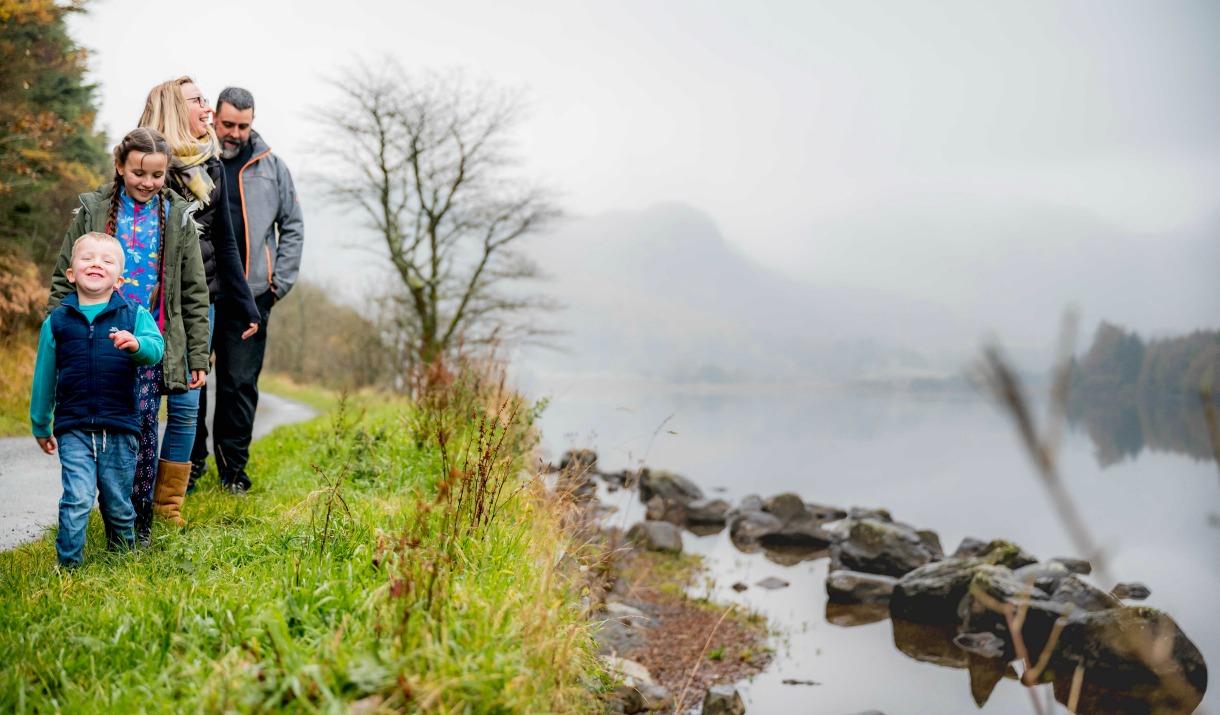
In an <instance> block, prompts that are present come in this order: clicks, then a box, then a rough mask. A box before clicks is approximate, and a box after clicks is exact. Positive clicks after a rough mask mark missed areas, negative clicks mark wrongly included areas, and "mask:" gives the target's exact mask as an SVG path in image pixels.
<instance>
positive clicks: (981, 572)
mask: <svg viewBox="0 0 1220 715" xmlns="http://www.w3.org/2000/svg"><path fill="white" fill-rule="evenodd" d="M1048 599H1049V596H1048V595H1047V593H1046V592H1045V591H1043V590H1041V589H1039V588H1038V587H1036V586H1034V585H1033V584H1031V583H1028V582H1026V581H1022V580H1020V579H1018V578H1017V577H1016V574H1014V573H1013V571H1012V569H1009V568H1007V567H1005V566H994V565H992V564H981V565H979V566H976V567H975V568H974V574H973V576H972V577H971V579H970V585H969V586H968V587H967V588H966V594H965V595H964V596H963V597H962V600H961V602H960V603H959V604H958V611H957V615H958V622H959V623H961V625H962V629H963V630H964V631H965V632H968V633H994V634H996V635H997V636H998V637H999V638H1001V640H1002V642H1004V643H1005V646H1006V648H1007V653H1009V654H1012V652H1013V650H1012V643H1011V640H1010V634H1009V632H1008V623H1007V618H1006V616H1005V609H1006V608H1007V607H1008V606H1018V607H1019V606H1024V607H1025V609H1026V616H1025V620H1026V622H1027V623H1030V624H1032V623H1033V622H1034V621H1037V626H1036V627H1037V628H1038V629H1039V630H1043V629H1044V630H1046V631H1049V626H1050V624H1051V623H1054V620H1055V619H1056V618H1058V617H1059V615H1061V614H1062V613H1065V612H1068V611H1069V610H1070V609H1068V608H1062V609H1060V608H1057V607H1052V608H1050V609H1044V610H1037V609H1035V608H1033V604H1034V603H1039V604H1043V603H1045V602H1046V601H1047V600H1048ZM1042 613H1047V618H1045V619H1043V618H1041V617H1040V614H1042Z"/></svg>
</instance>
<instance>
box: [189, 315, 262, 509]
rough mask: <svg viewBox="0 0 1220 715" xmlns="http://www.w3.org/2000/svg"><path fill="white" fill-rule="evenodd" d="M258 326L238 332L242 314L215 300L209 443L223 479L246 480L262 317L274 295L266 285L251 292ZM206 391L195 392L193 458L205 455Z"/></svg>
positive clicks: (241, 327) (242, 323)
mask: <svg viewBox="0 0 1220 715" xmlns="http://www.w3.org/2000/svg"><path fill="white" fill-rule="evenodd" d="M254 302H255V303H256V304H257V305H258V312H259V317H260V321H259V326H258V332H257V333H255V334H254V335H252V336H250V338H249V339H248V340H242V339H241V334H242V333H243V332H245V331H246V329H247V328H249V327H250V324H249V323H247V322H246V317H245V315H244V314H242V313H241V311H240V310H239V309H238V308H236V307H235V306H231V305H229V304H228V303H226V302H225V301H220V302H218V303H217V304H216V326H215V331H214V333H213V337H212V346H213V349H214V350H215V351H216V370H215V378H214V380H215V383H216V414H215V416H214V417H213V418H212V443H213V446H214V447H215V448H216V468H217V470H218V471H219V472H220V481H221V482H224V483H225V484H229V483H232V482H240V483H242V485H243V486H246V487H249V486H250V478H249V477H248V476H246V462H247V461H248V460H249V458H250V438H251V433H252V431H253V429H254V412H255V410H257V409H258V376H259V373H260V372H262V370H263V356H264V355H265V354H266V352H267V322H268V318H269V317H270V315H271V306H272V305H273V304H274V303H275V296H274V295H273V294H272V293H271V291H267V292H266V293H263V294H262V295H260V296H258V297H256V298H255V299H254ZM206 400H207V395H206V394H204V395H202V396H201V397H200V404H199V427H198V429H197V430H196V431H195V448H194V449H193V450H192V452H191V460H192V461H203V460H204V459H207V455H208V447H207V438H208V432H207V427H206V425H205V424H204V423H205V419H206V418H205V416H206V415H207V401H206Z"/></svg>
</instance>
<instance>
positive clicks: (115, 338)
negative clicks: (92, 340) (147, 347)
mask: <svg viewBox="0 0 1220 715" xmlns="http://www.w3.org/2000/svg"><path fill="white" fill-rule="evenodd" d="M110 342H112V343H114V346H115V347H116V348H118V349H119V350H126V351H127V352H129V353H134V352H135V351H137V350H139V349H140V341H139V340H136V336H134V335H132V334H131V333H129V332H127V331H126V330H116V331H114V332H113V333H111V334H110Z"/></svg>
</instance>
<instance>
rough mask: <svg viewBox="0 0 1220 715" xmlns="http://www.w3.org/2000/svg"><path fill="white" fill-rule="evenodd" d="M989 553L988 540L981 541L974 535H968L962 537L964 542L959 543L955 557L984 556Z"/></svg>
mask: <svg viewBox="0 0 1220 715" xmlns="http://www.w3.org/2000/svg"><path fill="white" fill-rule="evenodd" d="M985 553H987V542H986V541H980V540H978V539H975V538H973V537H970V536H967V537H966V538H964V539H962V543H960V544H958V545H957V550H956V551H954V552H953V557H954V558H958V559H964V558H969V557H971V556H982V555H983V554H985Z"/></svg>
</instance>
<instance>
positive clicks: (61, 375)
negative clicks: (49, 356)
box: [50, 291, 140, 435]
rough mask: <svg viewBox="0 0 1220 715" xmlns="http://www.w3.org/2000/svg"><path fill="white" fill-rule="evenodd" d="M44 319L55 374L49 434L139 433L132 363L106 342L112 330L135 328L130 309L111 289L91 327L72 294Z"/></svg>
mask: <svg viewBox="0 0 1220 715" xmlns="http://www.w3.org/2000/svg"><path fill="white" fill-rule="evenodd" d="M50 318H51V334H52V335H53V336H54V337H55V371H56V373H57V377H56V381H55V434H56V435H59V434H61V433H63V432H66V431H68V430H73V429H83V430H103V429H105V430H113V431H115V432H131V433H134V434H139V433H140V423H139V419H138V417H137V415H136V364H135V362H133V361H132V359H131V354H130V353H127V352H124V351H122V350H119V349H118V348H116V347H115V346H114V343H113V342H111V341H110V333H111V332H112V331H114V330H127V331H134V330H135V326H136V309H135V307H134V306H132V305H131V303H129V302H127V299H125V298H124V297H123V296H121V295H119V293H118V291H115V292H114V293H113V294H111V296H110V302H109V303H107V304H106V307H105V308H103V309H102V312H101V313H98V314H97V317H95V318H94V319H93V324H92V325H91V324H90V323H89V321H88V319H86V318H85V314H84V313H82V312H81V311H80V304H79V303H78V301H77V299H76V294H75V293H72V294H70V295H68V296H67V297H65V298H64V300H63V302H62V303H60V305H59V307H58V308H56V309H55V310H53V311H51V316H50Z"/></svg>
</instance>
